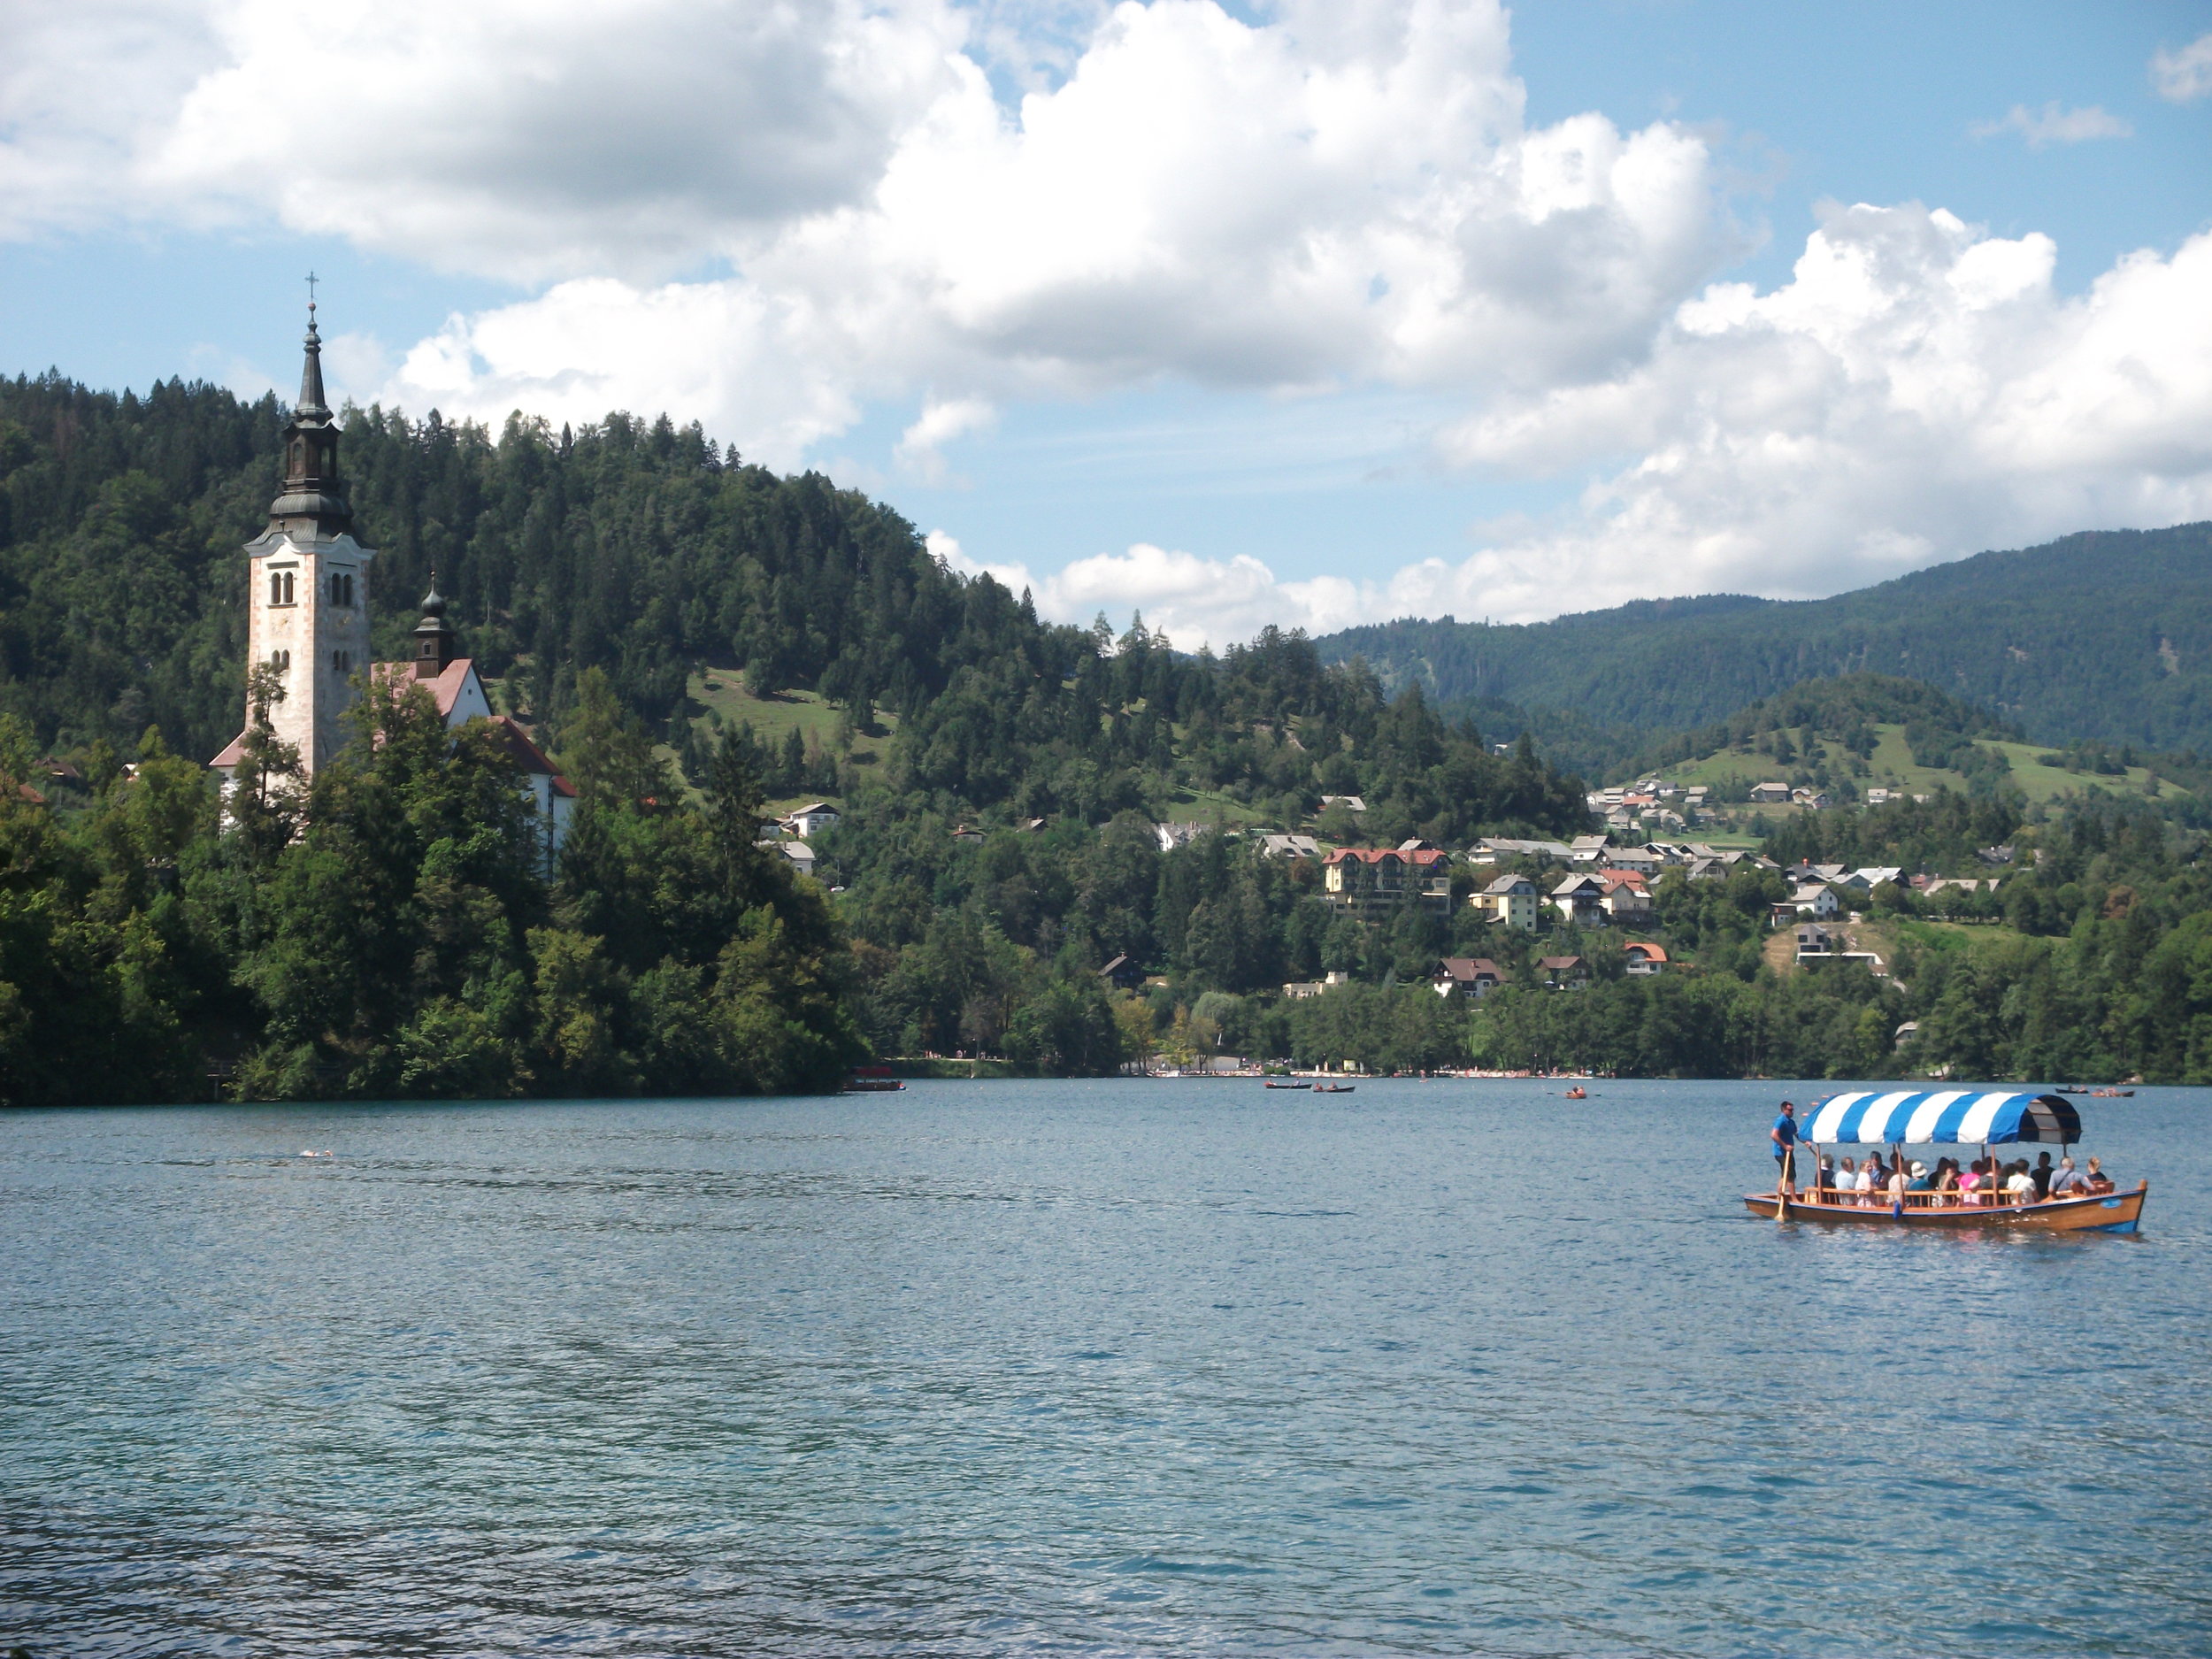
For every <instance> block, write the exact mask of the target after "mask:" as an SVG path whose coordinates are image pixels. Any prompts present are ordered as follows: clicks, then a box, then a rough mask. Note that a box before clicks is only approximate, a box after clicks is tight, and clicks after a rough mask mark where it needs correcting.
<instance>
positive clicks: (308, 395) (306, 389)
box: [298, 271, 330, 416]
mask: <svg viewBox="0 0 2212 1659" xmlns="http://www.w3.org/2000/svg"><path fill="white" fill-rule="evenodd" d="M307 294H308V300H307V338H306V339H305V340H304V341H303V342H301V343H302V344H303V345H304V346H305V347H306V348H307V361H306V362H305V363H303V364H302V365H300V401H299V405H298V409H299V412H300V413H301V414H303V415H304V414H310V413H312V414H317V415H322V416H328V415H329V413H330V406H329V405H328V404H327V403H324V402H323V337H322V335H321V334H318V333H317V332H316V329H315V299H314V295H315V273H313V272H312V271H310V272H309V273H307Z"/></svg>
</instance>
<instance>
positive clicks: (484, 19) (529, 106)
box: [141, 0, 962, 281]
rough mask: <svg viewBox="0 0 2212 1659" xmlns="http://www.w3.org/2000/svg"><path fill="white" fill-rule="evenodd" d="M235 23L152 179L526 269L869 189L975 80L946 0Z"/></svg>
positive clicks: (581, 3) (327, 14)
mask: <svg viewBox="0 0 2212 1659" xmlns="http://www.w3.org/2000/svg"><path fill="white" fill-rule="evenodd" d="M218 19H219V21H218V27H219V32H220V35H221V38H222V40H223V42H224V45H225V47H226V50H227V57H228V60H229V61H228V62H227V64H226V65H224V66H223V67H221V68H220V69H219V70H216V71H214V72H213V73H209V74H206V75H204V76H203V77H201V78H200V80H199V81H197V82H196V84H195V85H194V86H193V87H192V88H191V90H190V92H189V93H188V95H187V96H185V98H184V99H183V101H182V103H181V105H180V108H179V110H178V112H177V116H176V119H175V123H174V126H173V128H172V130H171V131H170V133H169V134H168V135H167V138H166V141H165V142H164V143H163V144H161V145H160V146H159V148H158V149H157V150H154V151H152V152H151V153H150V154H149V155H148V156H146V157H144V158H143V161H142V169H141V171H142V177H143V178H144V179H145V180H146V181H147V182H148V183H149V184H150V185H151V186H154V187H157V188H164V189H170V190H183V191H186V192H188V193H190V194H191V195H192V196H195V197H196V198H197V199H199V200H200V201H201V203H202V204H203V209H204V211H227V212H228V213H230V214H231V215H233V216H234V217H240V218H243V217H249V216H251V215H254V214H257V213H273V214H274V215H275V216H276V217H278V218H279V219H280V220H281V221H282V222H283V223H284V224H285V225H287V226H288V227H290V228H292V229H295V230H299V231H305V232H309V233H312V234H325V235H340V236H344V237H347V238H349V239H350V240H352V241H355V242H359V243H361V244H363V245H365V246H369V247H374V248H378V249H380V250H388V251H391V252H396V253H400V254H403V255H406V256H409V257H414V258H418V259H421V260H425V261H426V262H428V263H430V264H433V265H440V266H443V267H445V268H447V269H465V270H469V271H473V272H476V273H482V274H486V275H490V276H495V277H503V278H508V279H512V280H524V281H535V280H544V279H547V278H550V277H558V276H566V275H581V274H606V273H634V274H635V273H642V274H657V273H670V272H672V271H674V270H677V269H680V268H681V267H684V266H686V265H694V264H695V263H696V262H697V261H699V260H700V259H702V258H710V257H720V256H728V255H731V254H733V253H735V252H738V251H740V250H742V249H743V248H744V247H745V246H747V245H748V244H749V242H750V241H751V240H752V239H753V238H756V237H757V236H758V235H760V234H763V233H764V231H768V230H772V228H773V227H776V226H779V225H780V224H783V223H785V222H786V221H787V220H789V219H792V218H794V217H795V216H800V215H803V214H807V213H813V212H820V211H828V210H831V209H834V208H836V207H839V206H841V205H844V204H850V203H854V202H857V201H861V200H864V198H865V197H866V196H867V194H868V192H869V190H870V189H871V188H872V186H873V185H874V183H875V181H876V180H877V179H878V178H879V176H880V174H881V173H882V169H883V166H884V164H885V162H886V161H887V158H888V157H889V156H890V154H891V152H892V150H893V149H894V147H895V144H896V143H897V142H898V140H899V137H900V135H901V134H902V133H903V132H904V131H905V130H907V129H908V128H909V127H910V126H911V124H912V123H913V122H914V121H915V120H917V119H919V118H920V117H921V116H922V115H923V113H924V112H925V111H926V110H927V109H928V108H929V107H930V105H931V104H932V103H933V101H934V100H935V99H936V98H937V97H939V96H941V95H942V94H943V93H944V92H945V91H946V90H947V89H948V88H949V87H951V86H952V85H953V84H954V83H955V81H956V79H957V78H958V77H957V72H956V68H955V66H954V64H953V62H952V60H951V54H952V53H953V52H954V51H955V50H956V46H957V43H958V40H959V37H960V35H961V32H962V31H961V26H960V24H959V22H958V20H957V19H956V17H955V16H954V15H953V14H952V13H951V12H949V10H948V9H947V8H946V7H944V6H942V5H940V4H936V3H935V0H896V3H895V4H889V5H886V6H882V7H877V6H872V5H867V4H862V0H812V3H811V4H780V3H778V0H723V4H679V3H678V0H619V3H617V4H609V3H607V0H472V4H468V5H465V6H456V5H452V4H445V3H444V0H334V3H333V4H324V5H319V6H317V7H316V8H315V9H314V10H313V12H312V14H311V18H310V17H309V16H305V15H303V14H302V13H301V12H300V10H299V8H298V7H297V6H296V4H292V3H291V0H227V4H223V6H222V7H221V9H220V11H219V12H218ZM318 93H322V94H325V95H326V96H317V95H318ZM338 111H342V119H341V120H334V119H333V116H334V112H338Z"/></svg>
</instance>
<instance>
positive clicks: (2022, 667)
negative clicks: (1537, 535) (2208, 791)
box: [1318, 524, 2212, 756]
mask: <svg viewBox="0 0 2212 1659" xmlns="http://www.w3.org/2000/svg"><path fill="white" fill-rule="evenodd" d="M1318 643H1319V644H1320V647H1321V649H1322V654H1323V656H1324V657H1326V658H1328V659H1329V660H1332V661H1338V662H1344V661H1349V660H1351V659H1352V658H1353V657H1364V658H1365V660H1366V661H1367V662H1368V663H1369V664H1371V665H1372V666H1373V667H1374V668H1375V670H1376V671H1377V672H1379V674H1381V675H1382V677H1383V679H1384V680H1385V682H1386V683H1387V684H1390V685H1397V684H1401V683H1402V682H1404V681H1405V680H1408V679H1409V678H1418V679H1420V680H1422V681H1423V683H1425V685H1426V686H1427V687H1429V689H1430V691H1431V692H1432V694H1433V695H1436V696H1437V697H1438V698H1439V699H1440V700H1441V701H1442V702H1444V703H1448V704H1452V705H1457V704H1461V703H1470V704H1472V703H1478V702H1479V700H1482V699H1493V700H1502V701H1504V702H1506V703H1512V704H1515V705H1517V706H1518V707H1519V708H1521V709H1525V710H1528V711H1529V718H1530V719H1531V722H1532V724H1533V725H1534V726H1535V729H1536V730H1537V731H1538V733H1539V734H1540V736H1541V735H1546V734H1547V733H1546V726H1545V722H1546V721H1547V720H1556V719H1558V718H1559V717H1561V716H1562V715H1563V716H1565V717H1567V718H1566V721H1565V729H1564V730H1563V732H1562V733H1560V734H1561V735H1563V736H1567V737H1569V738H1570V739H1571V740H1575V739H1577V736H1578V741H1579V742H1580V745H1581V749H1580V750H1579V753H1584V754H1600V755H1609V756H1610V755H1614V754H1617V753H1619V752H1622V751H1623V749H1624V748H1625V747H1632V745H1625V746H1624V745H1623V744H1622V742H1621V741H1620V740H1619V739H1618V738H1617V737H1613V738H1608V737H1607V736H1606V734H1605V729H1606V728H1627V729H1629V730H1632V731H1636V732H1651V731H1655V730H1680V729H1684V728H1687V727H1693V726H1705V725H1709V724H1710V723H1711V722H1714V721H1717V720H1721V719H1724V718H1727V717H1728V716H1729V715H1731V714H1732V713H1733V712H1734V711H1735V710H1739V709H1740V708H1742V707H1744V706H1745V705H1746V704H1747V703H1753V702H1755V701H1756V700H1757V699H1759V698H1762V697H1767V696H1771V695H1774V694H1775V693H1777V692H1778V691H1782V690H1786V688H1788V687H1791V686H1793V685H1795V684H1797V683H1798V682H1799V681H1801V680H1812V679H1817V678H1823V677H1826V676H1832V675H1839V674H1848V673H1858V672H1873V673H1881V674H1889V675H1899V676H1904V677H1907V678H1910V679H1915V680H1924V681H1926V682H1928V683H1929V684H1931V685H1933V686H1936V687H1939V688H1940V689H1942V690H1944V691H1946V692H1948V693H1950V694H1952V695H1955V696H1959V697H1962V698H1964V699H1966V700H1967V701H1969V702H1971V703H1978V704H1981V705H1983V706H1985V707H1987V708H1991V709H1993V710H1996V711H1997V712H1998V713H1999V714H2001V716H2003V717H2004V718H2006V719H2007V720H2008V721H2012V722H2016V724H2017V725H2019V726H2021V727H2022V728H2023V729H2024V731H2025V733H2026V734H2027V736H2028V738H2029V739H2030V740H2031V741H2035V742H2039V743H2062V742H2065V741H2070V740H2077V739H2096V740H2101V741H2104V742H2108V743H2111V744H2121V743H2131V744H2135V745H2138V746H2139V747H2144V748H2149V749H2191V748H2193V749H2212V524H2192V525H2179V526H2175V527H2173V528H2171V529H2165V530H2140V531H2138V530H2116V531H2098V532H2092V533H2087V534H2080V535H2072V536H2068V537H2066V538H2064V539H2063V540H2062V541H2054V542H2051V543H2049V544H2048V545H2047V546H2044V547H2038V548H2028V549H2022V550H2018V551H2013V552H1992V553H1981V554H1978V555H1976V556H1975V557H1972V558H1968V559H1961V560H1959V561H1958V562H1957V563H1955V564H1951V565H1937V566H1935V567H1934V568H1933V569H1931V570H1924V571H1916V572H1913V573H1912V574H1911V575H1909V576H1901V577H1899V578H1898V579H1897V580H1894V581H1889V582H1885V583H1883V584H1881V585H1880V586H1879V587H1876V588H1864V589H1862V590H1861V591H1859V592H1856V593H1848V594H1843V595H1838V596H1837V597H1835V598H1832V599H1820V600H1810V601H1803V602H1797V603H1783V602H1778V601H1774V600H1765V599H1752V598H1746V597H1743V596H1741V595H1709V596H1705V597H1701V598H1694V599H1670V600H1651V601H1643V602H1640V603H1634V604H1629V605H1623V606H1621V607H1619V608H1618V609H1617V610H1612V611H1588V612H1585V613H1582V614H1580V615H1575V616H1565V617H1561V618H1558V619H1557V620H1555V621H1552V622H1544V623H1537V624H1533V625H1530V626H1494V627H1492V626H1483V625H1481V624H1479V623H1466V622H1457V621H1455V620H1453V619H1451V618H1441V619H1440V620H1437V621H1432V622H1431V621H1420V620H1413V619H1408V620H1403V621H1398V622H1392V623H1387V624H1384V625H1381V626H1372V627H1359V628H1350V629H1347V630H1345V631H1344V632H1342V633H1340V634H1330V635H1328V636H1327V637H1325V639H1323V640H1321V641H1318ZM1578 722H1580V723H1588V724H1590V725H1593V726H1595V727H1596V728H1598V730H1597V731H1594V732H1584V733H1579V734H1577V733H1575V729H1574V728H1575V725H1576V723H1578ZM1608 745H1610V747H1608Z"/></svg>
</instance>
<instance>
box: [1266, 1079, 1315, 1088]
mask: <svg viewBox="0 0 2212 1659" xmlns="http://www.w3.org/2000/svg"><path fill="white" fill-rule="evenodd" d="M1265 1087H1269V1088H1311V1087H1313V1085H1312V1084H1310V1083H1286V1082H1281V1081H1279V1080H1277V1079H1273V1078H1270V1079H1268V1081H1267V1083H1266V1085H1265Z"/></svg>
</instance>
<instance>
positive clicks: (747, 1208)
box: [0, 1080, 2212, 1659]
mask: <svg viewBox="0 0 2212 1659" xmlns="http://www.w3.org/2000/svg"><path fill="white" fill-rule="evenodd" d="M1563 1087H1565V1086H1564V1085H1562V1084H1556V1083H1554V1084H1550V1085H1546V1084H1544V1083H1541V1082H1494V1081H1458V1080H1455V1081H1434V1082H1420V1081H1410V1080H1409V1081H1368V1082H1363V1083H1361V1085H1360V1087H1359V1088H1358V1091H1357V1092H1356V1093H1355V1094H1347V1095H1340V1096H1337V1097H1334V1098H1325V1099H1318V1100H1317V1099H1314V1098H1312V1097H1310V1096H1309V1095H1305V1094H1289V1093H1282V1092H1273V1093H1271V1092H1267V1091H1263V1089H1262V1088H1261V1087H1260V1086H1259V1085H1258V1084H1257V1083H1256V1082H1253V1081H1237V1080H1206V1081H1197V1080H1192V1081H1172V1082H1171V1081H1142V1080H1116V1081H1110V1082H1088V1083H1086V1082H1073V1083H1068V1082H1038V1083H1008V1082H981V1083H924V1084H918V1085H916V1086H914V1087H911V1088H910V1089H909V1090H908V1091H907V1092H906V1093H904V1094H892V1095H858V1096H851V1097H847V1098H843V1099H834V1100H797V1101H767V1102H590V1103H562V1104H526V1105H465V1106H438V1105H425V1106H387V1105H378V1106H347V1107H319V1106H318V1107H258V1108H238V1107H208V1108H188V1109H178V1110H161V1111H141V1110H112V1111H81V1112H19V1113H14V1114H10V1115H6V1116H4V1117H0V1199H4V1202H5V1205H6V1222H7V1225H6V1228H5V1233H4V1241H0V1250H4V1263H0V1499H4V1509H0V1528H4V1542H0V1651H4V1648H5V1646H6V1645H7V1643H8V1642H19V1643H23V1644H25V1645H27V1647H30V1649H31V1650H32V1652H33V1653H34V1654H35V1655H39V1659H50V1655H62V1654H68V1655H76V1654H88V1655H89V1654H98V1655H126V1654H128V1655H141V1654H142V1655H156V1654H159V1655H172V1654H203V1653H204V1654H222V1655H278V1654H282V1655H326V1654H328V1655H336V1654H364V1655H366V1654H376V1655H389V1654H396V1653H408V1654H418V1655H460V1654H517V1653H536V1652H548V1653H559V1654H593V1655H596V1654H618V1655H673V1654H685V1655H690V1654H699V1655H725V1654H726V1655H750V1654H776V1653H789V1654H822V1653H827V1652H837V1653H841V1654H889V1653H912V1654H928V1655H941V1654H1053V1655H1058V1654H1156V1653H1191V1654H1209V1655H1211V1654H1270V1655H1273V1654H1294V1655H1310V1654H1329V1655H1334V1654H1398V1653H1405V1654H1484V1655H1765V1654H1776V1655H1780V1654H1788V1655H1809V1654H1837V1655H1847V1654H1898V1655H1903V1654H1926V1653H1932V1652H1938V1651H1950V1652H1956V1653H1960V1654H1973V1655H1982V1654H2004V1655H2082V1654H2126V1655H2200V1654H2202V1653H2204V1652H2205V1651H2207V1649H2208V1647H2212V1635H2208V1632H2212V1525H2208V1522H2212V1514H2208V1510H2212V1204H2208V1197H2207V1194H2208V1191H2212V1182H2208V1175H2212V1156H2208V1148H2207V1146H2206V1134H2205V1131H2206V1129H2207V1127H2208V1113H2207V1109H2208V1105H2212V1092H2206V1091H2194V1090H2178V1089H2174V1090H2162V1089H2145V1090H2142V1091H2140V1092H2139V1093H2138V1094H2137V1095H2136V1096H2135V1097H2134V1098H2133V1099H2132V1100H2127V1101H2089V1102H2084V1103H2083V1110H2084V1115H2085V1118H2087V1120H2088V1124H2089V1133H2090V1140H2089V1143H2088V1149H2089V1150H2091V1151H2093V1152H2098V1153H2100V1154H2101V1155H2103V1156H2105V1158H2106V1161H2107V1164H2108V1166H2109V1167H2111V1168H2112V1169H2113V1170H2114V1171H2115V1172H2116V1174H2117V1176H2118V1177H2119V1178H2120V1179H2121V1180H2122V1181H2123V1182H2124V1183H2127V1184H2132V1183H2133V1181H2134V1180H2135V1179H2138V1178H2139V1177H2141V1176H2146V1175H2147V1176H2148V1177H2149V1178H2150V1179H2151V1182H2152V1190H2151V1197H2150V1202H2149V1205H2148V1207H2147V1210H2146V1212H2145V1217H2144V1227H2143V1232H2142V1233H2141V1235H2140V1236H2139V1237H2136V1238H2124V1237H2107V1236H2102V1235H2071V1236H2065V1237H2055V1238H2054V1237H2007V1238H1980V1239H1977V1238H1965V1237H1938V1236H1931V1235H1924V1234H1915V1235H1907V1236H1895V1235H1891V1234H1887V1233H1875V1232H1844V1231H1836V1230H1828V1229H1823V1228H1820V1227H1818V1226H1816V1225H1787V1226H1778V1225H1776V1224H1774V1223H1773V1222H1771V1221H1765V1222H1762V1221H1758V1220H1756V1219H1754V1218H1752V1217H1750V1216H1749V1215H1748V1214H1747V1212H1746V1211H1745V1210H1744V1209H1743V1207H1742V1205H1741V1203H1740V1201H1739V1195H1740V1194H1741V1193H1743V1192H1745V1191H1747V1190H1750V1189H1752V1188H1753V1187H1757V1186H1761V1185H1763V1184H1765V1183H1766V1182H1767V1181H1768V1180H1769V1179H1770V1171H1771V1168H1772V1164H1771V1162H1770V1159H1769V1158H1768V1157H1767V1156H1766V1155H1765V1148H1764V1136H1765V1133H1766V1129H1767V1125H1768V1123H1769V1121H1770V1119H1771V1118H1772V1116H1773V1105H1774V1102H1775V1101H1776V1100H1777V1099H1778V1097H1779V1095H1780V1094H1782V1093H1784V1092H1790V1093H1793V1097H1794V1098H1796V1099H1798V1100H1799V1101H1801V1102H1802V1101H1804V1100H1805V1099H1807V1098H1808V1097H1809V1095H1810V1094H1814V1093H1818V1092H1825V1091H1824V1089H1821V1088H1818V1087H1816V1086H1800V1087H1798V1088H1796V1089H1794V1090H1792V1089H1791V1088H1790V1087H1789V1086H1786V1085H1775V1084H1764V1083H1763V1084H1738V1083H1718V1084H1701V1083H1617V1082H1601V1083H1597V1084H1594V1085H1592V1086H1591V1087H1592V1088H1593V1091H1594V1098H1593V1099H1591V1100H1590V1101H1588V1102H1567V1101H1564V1100H1563V1099H1562V1098H1561V1097H1560V1095H1559V1094H1558V1093H1557V1092H1556V1091H1557V1090H1559V1089H1562V1088H1563ZM1826 1087H1829V1088H1832V1087H1834V1086H1832V1085H1831V1086H1826ZM307 1150H314V1151H323V1150H328V1151H329V1152H331V1153H333V1154H334V1156H330V1157H326V1158H325V1157H317V1158H306V1157H303V1156H300V1155H301V1153H302V1152H303V1151H307Z"/></svg>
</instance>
